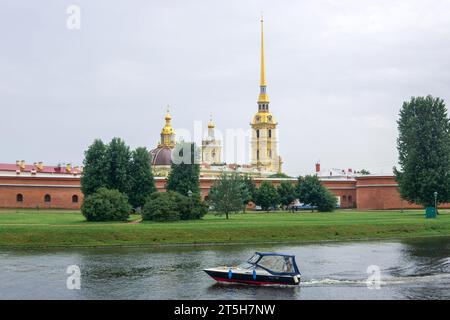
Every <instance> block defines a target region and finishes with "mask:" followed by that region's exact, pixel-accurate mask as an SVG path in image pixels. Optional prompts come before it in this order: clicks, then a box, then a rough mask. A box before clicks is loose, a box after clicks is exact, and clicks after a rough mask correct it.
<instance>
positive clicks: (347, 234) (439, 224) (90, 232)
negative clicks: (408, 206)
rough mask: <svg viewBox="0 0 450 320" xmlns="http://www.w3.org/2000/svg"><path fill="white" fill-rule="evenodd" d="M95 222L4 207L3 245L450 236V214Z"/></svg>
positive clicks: (74, 215) (278, 215) (283, 215)
mask: <svg viewBox="0 0 450 320" xmlns="http://www.w3.org/2000/svg"><path fill="white" fill-rule="evenodd" d="M139 218H140V217H139V216H132V217H131V218H130V222H127V223H123V222H122V223H91V222H86V221H85V220H84V218H83V216H82V215H81V214H80V213H79V212H76V211H42V210H41V211H39V212H38V211H35V210H0V247H8V246H25V247H42V246H105V245H153V244H200V243H245V242H292V241H319V240H349V239H368V238H370V239H375V238H380V239H382V238H403V237H417V236H438V235H450V212H449V211H442V212H441V215H440V216H438V218H437V219H425V218H424V213H423V211H405V212H403V213H401V212H400V211H373V212H357V211H344V210H340V211H337V212H334V213H310V212H301V213H295V214H293V213H286V212H274V213H246V214H235V215H232V216H231V218H230V220H225V218H224V217H219V216H215V215H213V214H208V215H207V216H206V217H205V218H204V219H202V220H200V221H186V222H174V223H152V222H144V223H135V222H136V221H137V220H139Z"/></svg>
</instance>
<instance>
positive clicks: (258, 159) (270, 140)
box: [250, 17, 281, 173]
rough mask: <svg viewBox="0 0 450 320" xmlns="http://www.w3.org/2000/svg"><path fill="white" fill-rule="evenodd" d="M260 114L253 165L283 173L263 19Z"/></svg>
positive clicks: (253, 142) (255, 129) (254, 135)
mask: <svg viewBox="0 0 450 320" xmlns="http://www.w3.org/2000/svg"><path fill="white" fill-rule="evenodd" d="M259 88H260V91H259V97H258V112H257V113H256V114H255V115H254V116H253V119H252V122H251V123H250V125H251V127H252V138H251V164H252V165H253V166H256V167H258V168H260V169H262V170H266V171H269V172H274V173H277V172H279V171H281V163H280V158H279V156H278V140H277V124H278V123H277V122H276V121H275V118H274V116H273V115H272V114H271V113H270V112H269V96H268V95H267V91H266V88H267V85H266V70H265V62H264V20H263V18H262V17H261V79H260V84H259Z"/></svg>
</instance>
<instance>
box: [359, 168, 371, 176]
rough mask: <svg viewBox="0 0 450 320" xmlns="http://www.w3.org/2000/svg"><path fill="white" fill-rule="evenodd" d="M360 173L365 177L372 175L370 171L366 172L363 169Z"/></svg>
mask: <svg viewBox="0 0 450 320" xmlns="http://www.w3.org/2000/svg"><path fill="white" fill-rule="evenodd" d="M359 173H360V174H361V175H363V176H368V175H369V174H370V171H369V170H366V169H362V170H361V171H359Z"/></svg>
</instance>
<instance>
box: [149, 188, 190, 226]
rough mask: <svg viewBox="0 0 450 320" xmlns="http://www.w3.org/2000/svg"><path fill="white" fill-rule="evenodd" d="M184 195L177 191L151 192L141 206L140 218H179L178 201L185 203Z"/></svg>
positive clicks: (161, 219)
mask: <svg viewBox="0 0 450 320" xmlns="http://www.w3.org/2000/svg"><path fill="white" fill-rule="evenodd" d="M185 198H186V197H185V196H183V195H181V194H179V193H178V192H173V191H167V192H155V193H153V194H151V195H150V196H149V197H148V198H147V200H146V202H145V205H144V207H143V208H142V212H141V214H142V219H143V220H152V221H177V220H180V216H181V212H180V208H179V204H180V203H185V201H186V199H185Z"/></svg>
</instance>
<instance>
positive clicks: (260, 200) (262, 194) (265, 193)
mask: <svg viewBox="0 0 450 320" xmlns="http://www.w3.org/2000/svg"><path fill="white" fill-rule="evenodd" d="M255 200H256V204H257V205H259V206H261V208H262V209H263V210H266V211H269V210H270V209H271V208H272V207H274V208H276V207H277V206H278V203H279V197H278V193H277V189H276V188H275V187H274V186H273V184H272V183H270V182H269V181H264V182H263V183H261V186H260V187H259V188H258V190H257V191H256V199H255Z"/></svg>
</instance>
